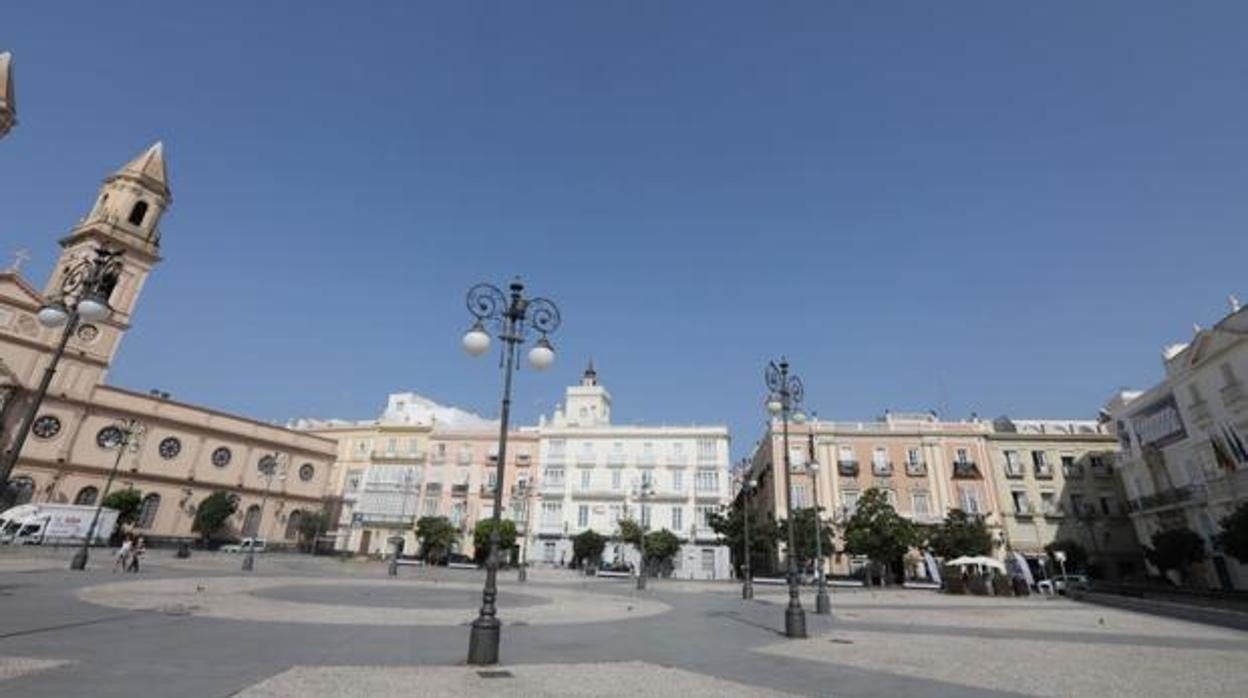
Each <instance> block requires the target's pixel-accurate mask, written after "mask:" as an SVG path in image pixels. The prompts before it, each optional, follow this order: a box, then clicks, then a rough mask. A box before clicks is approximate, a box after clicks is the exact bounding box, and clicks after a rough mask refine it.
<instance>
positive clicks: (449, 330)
mask: <svg viewBox="0 0 1248 698" xmlns="http://www.w3.org/2000/svg"><path fill="white" fill-rule="evenodd" d="M314 5H315V6H314ZM1245 36H1248V4H1245V3H1242V2H1226V3H1215V2H1202V3H1198V4H1195V5H1192V4H1180V3H1142V2H1124V3H1111V2H1098V3H1086V2H1071V3H1067V4H1061V3H1001V2H975V3H931V2H910V3H860V2H853V3H851V2H842V3H833V2H811V3H798V2H785V3H763V2H757V3H732V2H705V3H695V2H679V3H677V2H637V1H633V0H630V1H628V2H614V3H612V2H595V3H583V2H566V3H555V2H518V1H506V2H502V1H500V2H494V3H460V2H454V3H438V4H433V3H407V2H404V3H390V4H388V5H386V6H384V7H383V6H381V3H347V2H342V3H334V4H332V5H331V4H328V3H319V4H317V3H304V2H289V3H277V2H265V3H250V2H222V3H193V4H192V3H179V4H176V5H171V4H169V3H156V2H151V3H134V2H110V3H95V2H91V3H80V4H77V5H73V4H68V3H52V2H46V3H20V4H13V5H12V6H8V7H6V8H5V10H4V18H3V23H2V24H0V47H3V48H8V49H11V50H12V51H14V53H15V56H16V69H17V76H16V77H17V87H18V91H19V94H18V103H19V108H20V119H21V123H20V125H19V126H18V127H17V129H15V130H14V132H13V133H12V134H11V135H10V137H9V138H8V139H6V140H5V141H3V142H0V211H2V213H0V241H2V242H3V246H4V247H5V248H16V247H19V246H23V247H28V248H30V249H31V250H32V251H33V252H34V253H35V254H36V260H35V262H34V263H32V264H31V265H30V270H31V272H32V274H33V275H34V276H35V277H36V278H37V279H39V280H40V282H42V279H43V278H44V274H46V272H47V270H48V268H49V266H50V264H51V262H52V260H53V255H54V254H55V251H56V249H55V246H54V241H55V240H56V239H57V237H58V236H59V235H61V234H63V233H64V232H65V231H66V230H67V229H68V228H69V227H70V226H71V225H72V224H73V222H74V221H75V220H76V219H77V217H78V216H80V215H81V214H82V213H84V212H85V211H86V208H87V207H88V205H89V204H90V202H91V201H92V200H93V198H94V195H95V191H96V186H97V184H98V182H99V179H100V178H101V177H102V176H103V175H105V174H107V173H108V172H109V171H111V170H112V169H115V168H116V167H118V166H119V165H121V164H122V163H123V162H124V161H125V160H127V159H128V158H130V157H132V156H133V155H135V154H136V153H138V152H139V151H140V150H142V149H143V148H144V147H146V146H147V145H148V144H149V143H150V142H152V141H154V140H156V139H163V140H164V141H165V143H166V147H167V153H168V157H169V162H170V167H171V178H172V186H173V189H174V195H175V202H174V206H173V209H172V211H171V212H170V213H169V215H167V216H166V218H165V221H164V224H163V229H164V253H165V255H166V261H165V262H164V263H163V264H162V265H161V266H160V267H159V268H158V269H157V271H156V273H155V275H154V276H153V277H152V279H151V281H150V283H149V285H148V286H147V289H146V292H145V296H144V299H143V302H142V304H141V305H140V308H139V312H138V314H137V316H136V319H135V326H134V329H133V331H132V332H131V333H130V336H129V337H128V338H127V340H126V343H125V344H124V346H123V349H122V355H121V358H120V361H119V362H118V364H117V366H116V368H115V370H114V371H113V373H112V376H111V377H112V380H113V381H114V382H116V383H118V384H120V385H123V386H127V387H131V388H135V389H140V390H145V389H147V388H151V387H160V388H163V389H165V390H168V391H170V392H171V393H173V394H174V395H175V396H176V397H178V398H181V399H184V400H188V401H191V402H196V403H202V404H206V405H211V406H216V407H220V408H224V409H230V410H237V411H241V412H243V413H246V414H250V415H255V416H257V417H260V418H263V419H285V418H288V417H291V416H296V415H321V416H342V417H361V418H362V417H368V416H371V415H373V414H375V413H376V411H377V410H378V409H379V407H380V406H381V404H382V402H383V400H384V398H385V395H386V393H387V392H390V391H400V390H415V391H418V392H421V393H424V394H427V395H429V396H431V397H434V398H436V399H439V400H441V401H444V402H449V403H454V404H458V405H461V406H464V407H467V408H471V409H475V410H478V411H481V412H483V413H487V414H493V413H496V412H497V399H498V393H499V388H500V383H501V376H500V374H499V371H498V370H497V364H496V362H494V361H489V360H477V361H473V360H470V359H468V358H467V357H466V356H465V355H464V354H463V353H462V352H461V350H460V348H459V337H460V334H461V333H462V331H463V330H464V329H465V328H466V327H467V325H468V314H467V312H466V310H465V309H464V306H463V292H464V291H465V290H466V289H467V288H468V287H469V286H470V285H472V284H473V283H476V282H478V281H481V280H490V281H494V282H496V283H499V284H502V283H505V282H506V281H507V280H508V278H509V277H510V276H511V275H512V274H516V273H519V274H522V275H523V276H524V278H525V279H526V280H527V281H528V282H529V283H530V285H531V289H532V290H533V291H534V292H535V293H537V294H540V295H546V296H549V297H551V298H553V299H555V300H556V301H557V302H558V303H559V304H560V306H561V308H562V309H563V313H564V325H563V328H562V329H561V331H560V332H559V333H558V335H557V336H556V337H555V338H554V339H555V342H556V345H557V347H558V349H559V350H560V361H559V363H558V364H557V366H556V368H555V369H554V370H553V371H552V372H551V373H550V374H546V375H536V374H533V373H532V372H527V371H526V372H524V373H522V374H521V375H520V378H519V382H518V384H517V390H518V393H517V400H516V402H517V408H518V413H519V414H518V416H519V418H520V420H521V421H525V422H531V421H534V420H535V419H536V415H537V413H538V412H539V410H546V411H548V410H549V409H550V408H551V406H552V405H553V404H554V403H555V402H557V401H558V400H560V399H561V396H562V391H563V388H564V386H565V385H566V384H568V383H570V382H572V381H574V380H575V379H576V378H577V376H578V375H579V373H580V371H581V369H582V368H583V366H584V364H585V361H586V359H587V358H588V357H590V356H591V355H592V356H593V357H594V359H595V360H596V362H597V363H598V366H599V369H600V374H601V376H602V379H603V381H604V382H605V383H606V384H607V386H608V387H609V389H610V390H611V391H612V393H613V395H614V397H615V402H616V408H617V415H616V416H617V419H618V420H620V421H625V422H634V421H645V422H664V423H689V422H711V423H727V424H728V425H729V426H730V427H731V428H732V430H733V435H734V440H735V444H736V445H735V448H734V450H735V451H737V452H738V453H741V452H743V451H744V450H746V449H747V448H748V446H749V445H750V443H752V442H753V441H754V440H755V439H756V438H757V437H758V435H759V433H760V431H761V424H762V419H763V415H762V411H761V406H760V403H761V400H762V398H763V385H762V371H763V367H764V365H765V363H766V361H767V360H768V359H770V358H771V357H773V356H778V355H779V354H782V353H787V354H788V355H789V356H790V358H791V359H792V361H793V364H794V366H795V368H796V369H797V370H798V371H799V372H800V374H801V375H802V376H803V377H804V378H805V381H806V384H807V392H808V398H809V400H808V401H809V403H810V406H811V407H812V408H813V409H816V410H818V411H819V413H820V414H821V415H822V416H825V417H835V418H863V419H869V418H872V417H874V416H876V415H878V414H879V413H880V412H881V411H883V410H884V409H886V408H891V409H894V410H900V409H928V408H934V407H942V406H943V407H944V408H945V410H946V414H947V415H949V416H953V417H961V416H966V415H968V414H969V413H970V412H971V411H972V410H974V411H978V412H979V414H981V415H986V416H995V415H998V414H1002V413H1008V414H1011V415H1015V416H1027V417H1039V416H1046V417H1047V416H1053V417H1059V416H1060V417H1067V416H1069V417H1091V416H1093V415H1094V414H1095V413H1096V410H1097V408H1098V407H1099V406H1100V405H1101V404H1102V403H1103V401H1104V399H1105V398H1107V397H1108V396H1109V395H1110V394H1111V393H1112V392H1113V391H1115V390H1116V389H1118V388H1119V387H1121V386H1141V387H1143V386H1147V385H1150V384H1152V383H1153V382H1155V381H1156V380H1157V379H1158V378H1159V377H1160V374H1161V371H1162V367H1161V363H1160V358H1159V351H1160V349H1161V347H1162V345H1163V344H1166V343H1169V342H1175V341H1182V340H1184V339H1185V338H1187V337H1188V336H1189V335H1190V332H1191V323H1192V322H1194V321H1201V322H1206V323H1207V322H1209V321H1211V320H1214V319H1216V318H1217V317H1219V316H1220V315H1221V314H1222V312H1223V311H1224V309H1225V298H1226V296H1227V294H1228V293H1231V292H1239V293H1241V294H1244V295H1246V296H1248V285H1246V284H1245V283H1244V265H1245V260H1246V258H1248V254H1246V253H1248V236H1246V235H1245V223H1246V222H1248V195H1246V193H1248V192H1246V191H1245V185H1246V184H1248V179H1246V177H1245V175H1248V138H1246V135H1245V134H1248V130H1246V126H1245V125H1246V124H1248V114H1246V111H1248V81H1245V80H1244V69H1245V68H1244V67H1245V65H1248V42H1246V41H1245V40H1244V37H1245ZM4 252H6V253H7V252H8V249H5V250H4Z"/></svg>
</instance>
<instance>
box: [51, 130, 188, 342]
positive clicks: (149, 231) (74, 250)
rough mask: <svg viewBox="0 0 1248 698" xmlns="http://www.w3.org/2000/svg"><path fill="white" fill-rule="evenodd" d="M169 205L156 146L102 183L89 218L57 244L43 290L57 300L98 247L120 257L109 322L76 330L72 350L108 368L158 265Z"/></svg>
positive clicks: (158, 145) (170, 198)
mask: <svg viewBox="0 0 1248 698" xmlns="http://www.w3.org/2000/svg"><path fill="white" fill-rule="evenodd" d="M172 202H173V195H172V193H171V192H170V190H169V176H168V173H167V172H166V170H165V154H164V147H163V145H162V144H161V143H159V142H158V143H156V144H154V145H152V146H151V147H150V148H148V149H147V150H145V151H144V152H143V153H142V154H140V155H139V156H138V157H136V158H135V159H133V160H131V161H130V162H128V163H126V165H125V166H124V167H122V168H121V169H120V170H117V171H116V172H114V173H113V174H111V175H109V176H108V177H105V178H104V182H103V184H102V185H101V186H100V192H99V195H98V196H97V197H96V200H95V204H94V205H93V206H92V207H91V210H90V212H88V213H87V215H86V216H85V217H84V218H83V219H82V220H81V221H79V222H78V225H77V226H75V227H74V229H73V230H72V231H71V232H70V233H69V235H67V236H65V237H64V238H63V239H62V240H61V248H62V251H61V257H60V259H59V260H58V261H57V264H56V267H55V269H54V270H53V272H52V276H51V278H49V279H48V285H47V287H46V288H45V290H44V294H45V296H47V297H56V296H57V295H59V294H60V292H61V285H62V283H63V281H64V279H65V275H66V273H67V271H68V270H69V269H71V268H73V266H74V265H75V264H76V263H78V262H79V261H80V260H82V259H85V258H89V257H92V256H94V255H95V251H96V250H97V249H99V248H101V247H107V248H109V249H111V250H120V251H122V252H123V255H122V257H121V260H122V271H121V274H120V278H119V279H118V281H117V284H116V285H115V286H114V287H113V290H112V294H111V295H110V296H109V299H108V304H109V306H110V307H111V308H112V310H113V312H112V314H111V315H110V317H109V318H108V319H107V320H104V321H102V322H99V323H96V324H90V323H86V324H84V325H82V326H81V327H79V328H78V332H77V336H76V337H75V340H76V341H75V344H77V345H79V348H80V349H82V350H83V351H85V352H87V353H89V354H92V355H94V356H95V357H96V358H97V359H99V360H102V361H104V362H105V363H106V364H111V363H112V360H113V357H115V356H116V354H117V348H118V346H119V345H120V343H121V337H122V335H123V334H124V333H125V331H126V330H127V329H129V328H130V321H131V317H132V316H133V314H134V308H135V305H136V304H137V303H138V299H139V293H140V292H141V291H142V290H143V284H144V282H146V280H147V276H148V274H150V273H151V271H152V268H153V267H154V266H155V265H156V264H157V263H158V262H160V228H159V223H160V218H161V216H163V215H164V213H165V211H166V210H168V208H169V205H170V204H171V203H172Z"/></svg>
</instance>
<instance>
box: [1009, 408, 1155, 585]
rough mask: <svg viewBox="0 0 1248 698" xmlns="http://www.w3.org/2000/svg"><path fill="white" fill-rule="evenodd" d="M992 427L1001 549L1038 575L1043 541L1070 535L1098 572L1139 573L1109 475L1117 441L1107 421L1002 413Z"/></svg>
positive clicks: (1106, 575) (1136, 550) (1123, 506)
mask: <svg viewBox="0 0 1248 698" xmlns="http://www.w3.org/2000/svg"><path fill="white" fill-rule="evenodd" d="M992 426H993V428H992V431H991V432H989V433H988V434H987V436H986V438H987V440H988V453H989V458H990V460H991V464H992V465H991V467H992V470H993V473H994V475H995V477H994V478H993V481H994V482H995V484H996V486H997V493H996V495H997V500H998V502H999V503H1000V506H999V509H1000V512H1001V520H1002V522H1003V524H1004V529H1003V531H1002V533H1003V535H1004V542H1005V547H1006V549H1007V550H1009V551H1013V552H1016V553H1019V554H1020V555H1022V556H1024V557H1025V558H1026V559H1027V561H1028V564H1029V566H1030V567H1031V568H1032V570H1033V573H1035V574H1037V575H1038V574H1039V567H1040V565H1041V564H1042V561H1043V560H1044V559H1045V557H1046V553H1045V550H1044V549H1045V546H1047V545H1049V544H1051V543H1054V542H1057V541H1059V540H1070V541H1074V542H1076V543H1079V544H1080V545H1081V546H1082V547H1083V548H1084V549H1085V550H1086V551H1087V552H1088V561H1089V564H1090V565H1091V566H1092V567H1093V568H1094V569H1095V570H1096V571H1097V576H1098V577H1100V578H1103V579H1122V578H1129V577H1137V576H1140V575H1141V574H1142V572H1143V562H1142V556H1141V549H1140V545H1139V542H1138V541H1137V540H1136V538H1135V530H1134V529H1133V528H1132V526H1131V522H1130V520H1129V519H1128V518H1127V503H1126V499H1125V497H1124V496H1123V494H1122V491H1121V486H1120V484H1119V483H1118V479H1117V478H1116V477H1115V476H1114V471H1113V464H1114V458H1115V456H1116V453H1117V450H1118V440H1117V438H1116V437H1115V435H1114V434H1113V432H1112V430H1111V429H1110V428H1109V426H1108V425H1106V424H1103V423H1101V422H1098V421H1096V420H1051V419H1009V418H1007V417H1002V418H999V419H997V420H995V421H994V422H993V425H992ZM1049 572H1053V570H1049Z"/></svg>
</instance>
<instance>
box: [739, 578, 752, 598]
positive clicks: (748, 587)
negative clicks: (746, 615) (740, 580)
mask: <svg viewBox="0 0 1248 698" xmlns="http://www.w3.org/2000/svg"><path fill="white" fill-rule="evenodd" d="M741 598H743V599H745V600H746V601H749V600H750V599H752V598H754V585H753V584H750V582H749V581H748V580H747V581H746V582H745V584H742V585H741Z"/></svg>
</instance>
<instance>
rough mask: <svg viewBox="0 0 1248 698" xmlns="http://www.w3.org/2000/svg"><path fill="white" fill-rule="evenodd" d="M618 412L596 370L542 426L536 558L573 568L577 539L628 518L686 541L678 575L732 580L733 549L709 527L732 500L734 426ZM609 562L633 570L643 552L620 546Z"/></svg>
mask: <svg viewBox="0 0 1248 698" xmlns="http://www.w3.org/2000/svg"><path fill="white" fill-rule="evenodd" d="M611 408H612V405H611V395H610V394H609V393H608V392H607V390H606V388H604V387H603V386H602V385H601V384H600V383H599V382H598V374H597V372H596V371H595V370H594V368H593V365H592V364H591V365H590V367H589V369H588V370H586V372H585V374H584V376H583V377H582V380H581V383H580V384H579V385H574V386H571V387H569V388H568V389H567V396H566V399H565V401H564V404H563V406H562V407H560V408H558V409H556V411H555V413H554V415H553V416H552V418H551V419H550V420H549V421H547V420H545V419H544V418H543V420H542V422H541V423H540V424H539V425H538V432H539V434H540V439H541V441H540V447H539V459H540V461H541V466H542V473H541V475H540V477H539V478H538V496H537V500H536V501H535V503H534V507H533V519H532V532H531V533H530V534H529V536H528V546H529V549H530V553H529V556H528V559H529V560H530V561H531V562H533V563H535V564H547V565H558V564H565V563H568V562H570V561H571V558H572V542H571V537H572V536H575V535H576V534H578V533H580V532H582V531H586V530H589V529H593V530H594V531H596V532H598V533H601V534H603V535H606V536H612V535H616V534H617V533H618V523H619V520H620V519H621V518H625V517H628V518H633V519H640V521H641V522H642V523H643V525H644V526H645V527H646V528H647V529H648V530H652V531H654V530H659V529H664V528H665V529H668V530H670V531H671V532H673V533H675V534H676V535H678V536H679V537H681V538H682V539H684V540H685V544H684V545H683V546H682V547H681V550H680V552H679V553H678V554H677V555H676V557H675V558H674V559H673V565H674V570H673V571H672V574H673V576H675V577H679V578H688V579H726V578H728V577H729V576H730V574H731V572H730V569H731V567H730V563H729V556H728V550H727V548H725V547H724V546H723V545H721V544H720V543H719V540H718V536H717V535H716V534H715V532H714V531H713V530H711V527H710V523H709V520H708V519H709V517H710V515H711V514H713V513H715V512H717V511H719V510H720V508H721V507H722V506H723V505H724V504H726V503H727V502H728V501H729V497H730V494H729V493H730V483H729V467H728V463H729V453H728V447H729V439H728V429H727V427H722V426H626V425H616V424H613V423H612V422H611ZM643 482H649V483H651V485H652V487H653V491H654V495H653V497H651V498H649V499H647V500H646V501H644V502H643V501H639V500H638V498H637V494H638V488H639V485H640V484H641V483H643ZM604 557H605V558H606V560H607V561H608V562H611V561H612V560H613V559H618V560H620V561H626V562H630V563H631V562H635V561H636V557H637V552H636V551H635V550H633V549H632V548H631V546H626V545H621V544H619V543H616V542H613V543H612V544H611V545H609V546H608V548H607V550H606V552H605V553H604Z"/></svg>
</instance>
